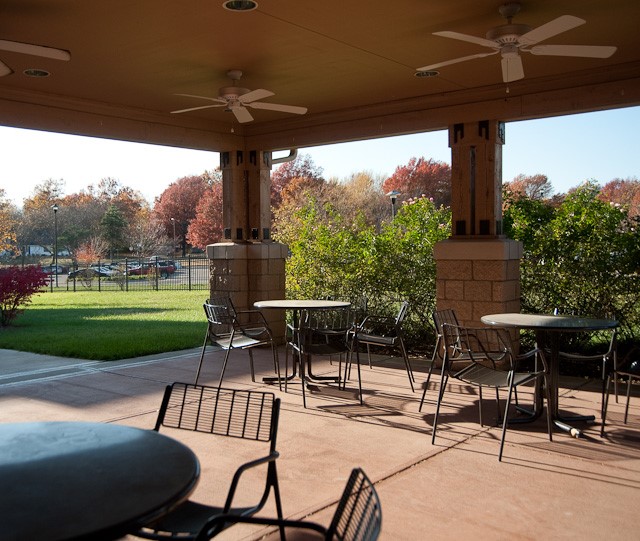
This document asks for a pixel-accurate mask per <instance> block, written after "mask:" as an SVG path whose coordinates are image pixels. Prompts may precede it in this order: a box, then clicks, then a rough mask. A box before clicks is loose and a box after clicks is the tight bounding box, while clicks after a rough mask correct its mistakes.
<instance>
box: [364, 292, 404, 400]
mask: <svg viewBox="0 0 640 541" xmlns="http://www.w3.org/2000/svg"><path fill="white" fill-rule="evenodd" d="M408 311H409V303H408V302H407V301H403V302H402V304H401V305H400V309H399V310H398V313H397V315H396V316H395V317H389V316H379V315H373V314H372V315H367V316H366V317H365V318H364V320H363V321H362V323H360V324H359V325H358V326H357V328H356V330H355V332H354V333H353V344H352V347H353V350H354V351H355V352H356V358H357V360H358V365H359V364H360V353H359V347H358V346H359V345H360V344H365V345H366V346H367V357H368V360H369V366H371V349H370V348H371V346H376V347H383V348H387V349H399V350H400V353H401V355H402V360H403V361H404V366H405V368H406V370H407V376H408V377H409V385H411V391H412V392H413V391H414V387H413V382H414V381H415V378H414V376H413V370H412V369H411V364H410V363H409V356H408V354H407V348H406V347H405V344H404V338H403V332H402V324H403V322H404V319H405V317H406V316H407V313H408Z"/></svg>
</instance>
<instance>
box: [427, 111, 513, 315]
mask: <svg viewBox="0 0 640 541" xmlns="http://www.w3.org/2000/svg"><path fill="white" fill-rule="evenodd" d="M503 144H504V124H503V123H502V122H499V121H497V120H486V121H481V122H475V123H465V124H455V125H453V126H450V127H449V146H450V147H451V183H452V186H451V193H452V203H451V212H452V227H453V231H452V237H451V238H450V239H449V240H446V241H444V242H440V243H438V244H437V245H436V246H435V249H434V257H435V259H436V279H437V282H436V283H437V286H436V288H437V292H436V302H437V307H438V309H445V308H453V309H454V310H455V311H456V313H457V315H458V318H459V319H460V322H461V323H463V324H465V325H480V324H481V322H480V318H481V317H482V316H483V315H485V314H491V313H498V312H519V311H520V259H521V257H522V244H521V243H520V242H517V241H513V240H509V239H506V238H504V236H503V235H502V145H503Z"/></svg>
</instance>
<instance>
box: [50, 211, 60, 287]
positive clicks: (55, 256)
mask: <svg viewBox="0 0 640 541" xmlns="http://www.w3.org/2000/svg"><path fill="white" fill-rule="evenodd" d="M51 208H52V209H53V265H54V267H53V268H54V269H55V271H54V272H55V273H56V287H58V205H57V204H55V203H54V204H53V205H51Z"/></svg>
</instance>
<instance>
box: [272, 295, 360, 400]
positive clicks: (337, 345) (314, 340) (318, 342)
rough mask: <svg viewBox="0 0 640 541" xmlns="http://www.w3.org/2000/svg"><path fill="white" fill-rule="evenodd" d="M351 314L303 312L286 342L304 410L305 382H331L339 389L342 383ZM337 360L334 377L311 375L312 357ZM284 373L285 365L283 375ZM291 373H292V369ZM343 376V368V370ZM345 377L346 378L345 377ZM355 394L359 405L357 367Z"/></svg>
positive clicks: (343, 310)
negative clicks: (291, 338) (300, 386)
mask: <svg viewBox="0 0 640 541" xmlns="http://www.w3.org/2000/svg"><path fill="white" fill-rule="evenodd" d="M353 318H354V311H353V310H352V309H351V308H350V307H346V308H332V309H322V310H303V311H302V313H301V314H300V324H299V329H297V331H294V336H295V339H294V340H292V341H291V342H290V346H291V347H292V349H293V350H294V355H293V358H294V363H297V364H298V367H299V369H300V379H301V382H302V402H303V405H304V407H305V408H306V407H307V402H306V391H305V388H306V382H307V379H310V380H312V381H314V380H315V381H334V382H337V383H338V386H339V387H340V384H341V379H342V376H341V374H342V359H343V357H344V356H347V355H348V354H349V353H350V351H351V343H350V341H349V333H350V332H351V331H352V329H353V328H354V319H353ZM319 356H325V357H326V356H328V357H330V358H331V357H334V356H338V357H339V359H340V363H339V365H338V375H337V376H319V375H316V374H314V373H313V372H312V368H311V366H312V359H313V357H319ZM287 370H288V366H287V362H286V361H285V373H286V371H287ZM294 372H295V369H294ZM345 372H346V366H345ZM345 377H346V376H345ZM286 390H287V380H286V379H285V391H286ZM358 390H359V397H360V403H362V381H361V378H360V367H359V366H358Z"/></svg>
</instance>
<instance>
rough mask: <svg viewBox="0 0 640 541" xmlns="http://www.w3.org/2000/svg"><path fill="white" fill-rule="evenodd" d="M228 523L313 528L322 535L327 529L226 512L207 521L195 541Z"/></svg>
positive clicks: (302, 522) (211, 535) (306, 523)
mask: <svg viewBox="0 0 640 541" xmlns="http://www.w3.org/2000/svg"><path fill="white" fill-rule="evenodd" d="M230 523H231V524H237V523H245V524H262V525H264V526H277V527H279V528H299V529H305V530H313V531H315V532H318V533H319V534H322V535H326V533H327V529H326V528H325V527H324V526H322V525H320V524H316V523H315V522H310V521H306V520H288V519H277V518H267V517H255V516H252V517H247V516H242V515H234V514H228V513H227V514H223V515H218V516H216V517H213V518H212V519H210V520H209V521H207V522H206V523H205V525H204V526H203V527H202V529H201V530H200V532H199V533H198V535H197V537H196V538H195V541H209V539H211V538H212V537H214V536H215V535H217V534H218V533H219V532H220V531H222V529H223V528H224V526H225V524H230Z"/></svg>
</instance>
